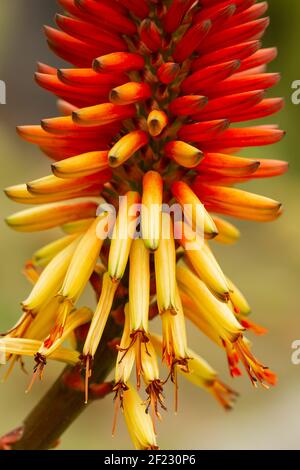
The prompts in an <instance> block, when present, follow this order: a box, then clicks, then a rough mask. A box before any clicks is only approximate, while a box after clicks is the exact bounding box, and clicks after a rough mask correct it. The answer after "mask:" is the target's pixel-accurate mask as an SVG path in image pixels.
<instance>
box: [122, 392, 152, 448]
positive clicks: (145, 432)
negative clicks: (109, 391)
mask: <svg viewBox="0 0 300 470" xmlns="http://www.w3.org/2000/svg"><path fill="white" fill-rule="evenodd" d="M123 410H124V417H125V421H126V425H127V428H128V432H129V434H130V437H131V440H132V442H133V444H134V446H135V448H136V449H137V450H149V449H157V448H158V447H157V443H156V436H155V432H154V427H153V424H152V421H151V418H150V416H149V414H147V413H146V406H145V405H144V404H143V400H142V399H141V397H140V396H139V394H138V393H137V391H136V390H135V389H134V388H133V387H132V386H131V385H129V386H128V390H126V391H125V392H124V396H123Z"/></svg>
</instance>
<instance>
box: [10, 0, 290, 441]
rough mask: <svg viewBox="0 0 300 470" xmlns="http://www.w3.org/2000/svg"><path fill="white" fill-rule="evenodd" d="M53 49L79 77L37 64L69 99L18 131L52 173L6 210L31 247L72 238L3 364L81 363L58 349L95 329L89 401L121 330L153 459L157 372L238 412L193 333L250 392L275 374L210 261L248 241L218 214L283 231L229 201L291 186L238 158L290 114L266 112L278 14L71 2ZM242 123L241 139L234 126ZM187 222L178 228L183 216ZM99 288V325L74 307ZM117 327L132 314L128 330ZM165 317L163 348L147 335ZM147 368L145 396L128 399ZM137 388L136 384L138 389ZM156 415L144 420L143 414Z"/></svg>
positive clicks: (258, 203)
mask: <svg viewBox="0 0 300 470" xmlns="http://www.w3.org/2000/svg"><path fill="white" fill-rule="evenodd" d="M59 3H60V5H61V7H62V8H63V10H64V13H62V14H59V15H57V16H56V23H57V25H58V28H59V29H58V30H57V29H54V28H52V27H48V26H47V27H45V34H46V37H47V40H48V43H49V46H50V48H51V49H52V50H53V51H54V52H55V53H56V54H57V55H58V56H59V57H60V58H62V59H64V60H65V61H67V62H69V63H71V67H70V68H59V69H57V68H54V67H51V66H48V65H45V64H39V65H38V72H37V73H36V76H35V78H36V81H37V83H38V84H39V85H40V86H42V87H43V88H45V89H46V90H48V91H50V92H52V93H53V94H54V95H55V96H57V97H58V98H59V100H58V108H59V111H60V116H59V117H55V118H49V119H43V120H42V122H41V124H40V125H31V126H22V127H19V128H18V132H19V134H20V136H21V137H22V138H23V139H25V140H26V141H27V142H30V143H33V144H35V145H37V146H39V147H40V149H41V150H42V151H43V152H44V153H45V154H46V155H47V156H48V157H49V158H50V159H51V160H52V165H51V169H52V173H51V172H49V173H50V174H49V175H48V176H45V177H43V178H41V179H38V180H35V181H31V182H29V183H27V184H21V185H17V186H12V187H10V188H7V189H6V194H7V196H8V197H10V198H11V199H12V200H14V201H16V202H19V203H22V204H31V205H33V208H30V209H26V210H23V211H21V212H18V213H17V214H14V215H12V216H10V217H8V219H7V223H8V224H9V226H10V227H12V228H13V229H15V230H18V231H20V232H33V231H39V230H47V229H51V228H54V227H61V229H62V231H63V232H64V236H63V237H62V238H60V239H59V240H57V241H54V242H53V243H51V244H50V245H47V246H46V247H43V248H41V249H40V250H38V251H37V252H36V253H35V255H34V256H33V258H32V260H30V262H28V264H27V266H26V269H25V272H26V274H27V277H28V278H29V279H30V280H31V281H32V282H33V283H34V287H33V289H32V291H31V293H30V294H29V296H28V297H27V299H25V300H24V301H23V302H22V308H23V314H22V317H21V319H20V320H19V321H18V323H17V324H16V325H15V327H14V328H13V329H12V330H11V331H10V332H8V333H7V335H6V336H5V338H4V339H3V342H2V348H4V351H5V353H6V355H7V358H8V359H10V360H11V361H12V362H14V361H15V360H16V357H17V356H22V355H23V354H24V355H28V354H30V355H33V356H34V357H35V360H36V366H35V372H36V373H39V374H41V373H42V371H43V368H44V366H45V364H46V361H47V360H48V358H50V359H51V358H53V359H59V360H62V359H63V358H65V361H66V362H69V363H74V360H79V354H78V353H77V352H76V351H74V352H73V353H72V352H70V350H66V348H65V347H63V346H62V344H63V342H64V340H65V339H67V338H71V339H72V338H73V339H74V330H75V328H77V327H78V326H80V325H82V324H83V323H86V322H89V321H90V320H91V323H90V327H89V329H88V333H87V335H86V338H85V342H84V345H83V348H82V351H80V353H81V364H82V367H83V373H84V371H85V374H86V380H85V386H86V399H88V390H89V377H90V375H91V374H92V371H93V359H94V356H95V353H96V351H97V348H98V346H99V344H100V343H101V340H102V334H103V331H104V329H105V326H106V323H107V320H108V318H109V316H110V315H115V314H116V313H117V314H118V317H119V319H120V317H121V318H123V322H124V328H123V333H122V338H121V339H120V344H119V346H118V354H117V359H116V374H115V387H114V391H115V405H116V410H117V411H118V408H119V407H122V409H123V411H124V414H125V418H126V422H127V424H128V427H129V432H130V434H131V436H132V438H133V442H134V444H135V446H136V447H137V448H141V449H145V448H156V446H157V444H156V437H155V432H154V427H153V424H152V421H151V417H152V418H154V417H155V416H160V412H159V408H162V409H165V404H164V396H163V385H164V380H163V379H162V377H161V375H160V374H161V373H160V371H159V367H158V357H159V355H160V356H161V357H162V360H163V362H165V364H166V365H167V367H168V368H169V377H170V378H171V380H172V381H173V382H174V384H175V388H176V396H177V373H178V372H180V373H182V374H183V376H184V377H186V378H187V379H189V380H190V381H192V382H193V383H195V384H196V385H199V386H200V387H202V388H204V389H206V390H208V391H209V392H210V393H211V394H212V395H213V396H215V397H216V398H217V399H218V401H219V402H220V403H221V404H222V405H223V406H224V407H225V408H229V407H230V406H231V405H232V402H233V400H234V398H235V392H233V390H231V388H229V387H227V386H226V385H224V384H223V383H222V382H221V381H220V380H219V379H218V377H217V375H216V373H215V372H214V370H213V369H212V368H211V367H210V366H209V365H208V364H207V363H206V362H205V361H204V360H202V359H201V358H200V357H199V356H198V355H197V354H196V353H193V352H192V351H191V350H190V349H189V348H188V342H187V336H186V328H185V323H186V319H188V320H191V321H192V322H193V323H194V324H195V325H196V326H197V327H198V328H199V329H200V330H201V331H202V332H203V333H204V334H205V335H207V336H208V337H209V338H210V339H211V340H212V341H213V342H215V343H216V344H217V345H218V346H219V347H220V348H222V349H224V351H225V353H226V354H227V357H228V362H229V368H230V373H231V375H232V376H237V375H240V374H241V370H240V367H239V364H240V363H241V364H242V365H243V366H244V368H245V369H246V372H247V374H248V375H249V377H250V379H251V381H252V383H253V384H254V385H256V384H257V383H259V382H261V383H262V384H263V385H264V386H266V387H267V386H268V385H273V384H274V383H275V379H276V378H275V375H274V374H273V373H272V372H271V371H270V370H269V369H268V368H267V367H265V366H264V365H262V364H261V362H260V361H259V360H257V359H256V357H255V356H254V354H253V352H252V350H251V349H252V348H251V344H250V342H249V341H248V339H247V338H246V337H245V330H253V331H254V332H256V333H258V334H262V333H264V331H265V330H264V329H263V328H262V327H259V326H258V325H256V324H255V323H253V322H252V321H250V320H248V317H247V315H248V314H249V312H250V307H249V305H248V303H247V301H246V299H245V298H244V296H243V294H242V293H241V292H240V291H239V290H238V288H237V287H236V286H235V284H234V283H233V282H232V281H231V280H229V279H228V278H227V276H226V275H225V274H224V273H223V271H222V269H221V268H220V266H219V264H218V262H217V260H216V259H215V257H214V255H213V253H212V245H213V243H214V242H215V241H216V242H220V243H225V244H231V243H234V242H235V241H236V240H237V239H238V237H239V231H238V229H237V228H236V227H235V226H234V225H232V223H231V222H229V221H228V220H227V219H224V218H223V216H231V217H236V218H238V219H247V220H254V221H260V222H263V221H271V220H274V219H276V218H277V217H278V216H279V215H280V214H281V212H282V209H281V204H280V203H278V202H276V201H274V200H271V199H269V198H267V197H265V196H259V195H256V194H253V193H250V192H247V191H244V190H242V189H239V188H237V187H236V186H235V185H236V184H239V183H243V182H247V181H250V180H253V179H255V178H268V177H271V176H277V175H280V174H282V173H284V172H285V171H286V169H287V165H286V163H285V162H282V161H274V160H268V159H257V158H255V159H254V158H245V157H241V156H237V153H238V152H239V150H242V149H244V148H247V147H255V146H266V145H269V144H273V143H276V142H278V141H279V140H280V139H281V138H282V137H283V134H284V133H283V131H281V130H280V129H278V127H277V126H276V125H265V124H264V125H257V124H252V123H251V121H253V120H257V119H259V118H264V117H266V116H269V115H271V114H273V113H275V112H277V111H279V110H280V109H281V108H282V105H283V101H282V99H280V98H267V97H266V92H267V90H268V89H269V88H271V87H273V86H274V85H276V83H277V82H278V80H279V74H278V73H267V72H266V66H267V64H268V63H269V62H270V61H272V60H273V59H274V58H275V57H276V49H275V48H262V45H261V38H262V36H263V34H264V31H265V29H266V28H267V26H268V24H269V19H268V18H266V17H264V15H265V13H266V10H267V7H268V5H267V2H259V3H257V2H256V1H255V0H198V1H197V0H109V1H106V0H59ZM244 121H245V122H247V124H246V125H244V126H243V127H242V126H241V125H240V123H243V122H244ZM179 213H180V217H178V214H179ZM89 281H91V283H92V284H93V285H94V284H95V283H96V285H97V290H98V294H99V301H98V305H97V307H96V308H95V309H94V313H93V315H92V318H91V315H89V312H90V310H86V309H84V310H83V311H82V310H81V309H78V301H79V300H80V297H81V294H82V292H83V291H84V289H85V287H86V285H87V284H88V283H89ZM120 313H121V316H120ZM156 314H159V315H160V317H161V325H162V328H161V329H162V336H161V337H160V336H156V335H153V334H152V333H153V332H151V326H150V322H149V320H150V319H152V318H153V317H154V316H155V315H156ZM134 368H135V369H136V381H137V388H142V387H144V388H145V391H146V398H145V399H144V400H145V401H144V402H143V398H139V395H138V394H137V391H136V390H135V389H134V385H132V375H133V370H134ZM130 380H131V382H129V381H130ZM148 412H149V413H148Z"/></svg>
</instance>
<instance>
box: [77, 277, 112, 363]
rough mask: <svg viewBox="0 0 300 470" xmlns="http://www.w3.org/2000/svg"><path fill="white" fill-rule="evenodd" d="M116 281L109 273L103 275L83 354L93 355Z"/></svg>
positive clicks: (101, 332) (102, 329) (104, 322)
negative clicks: (99, 294)
mask: <svg viewBox="0 0 300 470" xmlns="http://www.w3.org/2000/svg"><path fill="white" fill-rule="evenodd" d="M117 288H118V283H117V282H113V281H112V280H111V277H110V275H109V273H105V274H104V276H103V284H102V291H101V296H100V299H99V302H98V305H97V308H96V311H95V313H94V316H93V320H92V324H91V327H90V329H89V333H88V336H87V338H86V342H85V344H84V348H83V353H84V355H85V356H90V357H94V355H95V352H96V350H97V347H98V344H99V343H100V340H101V337H102V334H103V331H104V328H105V325H106V322H107V319H108V315H109V314H110V311H111V307H112V303H113V300H114V295H115V292H116V290H117Z"/></svg>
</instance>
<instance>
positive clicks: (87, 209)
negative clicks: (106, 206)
mask: <svg viewBox="0 0 300 470" xmlns="http://www.w3.org/2000/svg"><path fill="white" fill-rule="evenodd" d="M96 210H97V203H96V202H93V201H85V202H81V201H79V202H73V203H71V202H69V203H65V202H63V203H53V204H47V205H43V206H41V207H34V208H31V209H26V210H24V211H21V212H17V213H16V214H13V215H11V216H9V217H7V219H6V222H7V224H8V225H9V226H10V227H11V228H13V229H14V230H17V231H19V232H35V231H39V230H47V229H49V228H53V227H58V226H59V225H63V224H65V223H67V222H72V221H74V220H77V219H78V218H88V217H93V216H95V214H96Z"/></svg>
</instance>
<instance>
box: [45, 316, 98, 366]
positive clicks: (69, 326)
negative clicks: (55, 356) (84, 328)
mask: <svg viewBox="0 0 300 470" xmlns="http://www.w3.org/2000/svg"><path fill="white" fill-rule="evenodd" d="M92 316H93V312H92V310H91V309H89V308H87V307H82V308H80V309H78V310H75V311H74V312H73V313H71V314H70V315H69V317H68V318H67V320H66V324H65V327H64V331H63V333H62V335H61V336H60V338H58V339H57V341H55V343H54V344H52V345H51V346H50V347H49V348H47V347H46V346H45V342H44V343H43V345H42V346H41V348H40V349H39V353H40V354H41V355H42V356H44V357H48V356H50V355H51V354H52V353H53V352H54V351H56V350H57V349H58V348H59V347H60V346H61V345H62V344H63V343H64V341H65V340H66V339H67V338H69V337H70V336H71V335H72V333H73V331H74V330H76V328H78V327H79V326H80V325H84V324H85V323H88V322H89V321H91V319H92Z"/></svg>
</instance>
